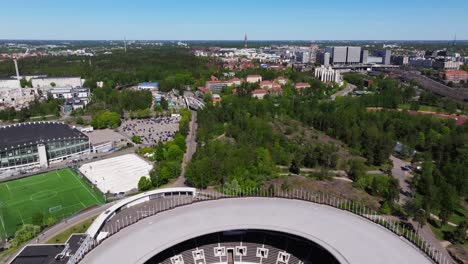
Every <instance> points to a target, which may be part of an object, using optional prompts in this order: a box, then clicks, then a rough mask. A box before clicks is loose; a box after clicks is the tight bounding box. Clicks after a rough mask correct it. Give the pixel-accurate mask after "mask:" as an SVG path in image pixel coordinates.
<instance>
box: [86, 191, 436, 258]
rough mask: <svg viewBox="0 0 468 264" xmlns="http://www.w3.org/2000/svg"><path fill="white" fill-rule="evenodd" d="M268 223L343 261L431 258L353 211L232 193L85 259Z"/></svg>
mask: <svg viewBox="0 0 468 264" xmlns="http://www.w3.org/2000/svg"><path fill="white" fill-rule="evenodd" d="M233 229H263V230H272V231H279V232H285V233H290V234H294V235H297V236H301V237H303V238H306V239H309V240H311V241H314V242H316V243H317V244H319V245H321V246H322V247H324V248H325V249H327V250H328V251H329V252H330V253H331V254H333V255H334V256H335V257H336V258H337V259H338V260H339V261H340V263H353V264H354V263H356V264H366V263H372V264H375V263H382V264H385V263H412V264H419V263H432V262H431V261H430V260H429V259H428V258H426V257H425V255H423V253H422V252H420V251H419V250H418V249H417V248H415V247H414V246H412V245H411V244H409V243H408V242H406V241H405V240H404V239H402V238H400V237H398V236H397V235H395V234H393V233H392V232H390V231H388V230H387V229H385V228H383V227H381V226H379V225H377V224H374V223H372V222H370V221H368V220H366V219H364V218H361V217H359V216H356V215H353V214H351V213H348V212H345V211H342V210H339V209H336V208H332V207H329V206H325V205H319V204H315V203H311V202H305V201H300V200H288V199H281V198H233V199H221V200H214V201H204V202H199V203H194V204H191V205H187V206H182V207H178V208H176V209H173V210H169V211H166V212H163V213H160V214H157V215H155V216H152V217H149V218H146V219H143V220H141V221H140V222H138V223H136V224H134V225H132V226H129V227H127V228H125V229H123V230H121V231H120V232H119V233H117V234H115V235H113V236H112V237H110V238H109V239H107V240H105V241H104V242H103V243H102V244H100V245H99V246H98V247H96V248H95V249H93V250H92V251H91V252H89V253H88V254H87V255H86V257H85V258H84V259H83V260H82V262H81V263H144V262H145V261H147V260H148V259H150V258H151V257H152V256H154V255H156V254H158V253H159V252H161V251H163V250H164V249H167V248H169V247H171V246H173V245H176V244H178V243H180V242H183V241H186V240H189V239H191V238H194V237H197V236H201V235H204V234H209V233H213V232H219V231H225V230H233Z"/></svg>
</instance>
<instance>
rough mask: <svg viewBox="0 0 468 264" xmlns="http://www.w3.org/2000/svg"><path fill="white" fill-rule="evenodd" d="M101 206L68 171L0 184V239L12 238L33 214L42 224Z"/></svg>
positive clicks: (100, 200) (99, 199) (99, 198)
mask: <svg viewBox="0 0 468 264" xmlns="http://www.w3.org/2000/svg"><path fill="white" fill-rule="evenodd" d="M103 203H104V197H102V195H101V194H99V193H98V192H96V191H94V190H93V188H91V186H90V185H89V184H88V183H87V182H85V181H84V180H82V179H81V178H80V176H78V175H77V174H76V173H75V172H74V171H73V170H71V169H63V170H57V171H52V172H48V173H44V174H39V175H35V176H31V177H27V178H23V179H19V180H14V181H9V182H4V183H0V237H3V238H4V237H5V235H7V236H13V235H14V233H15V231H16V230H17V228H18V227H19V226H21V225H22V224H23V223H25V224H28V223H29V224H30V223H31V222H32V216H33V215H34V214H36V212H41V213H42V214H43V215H44V222H46V221H47V219H48V218H49V217H54V218H55V219H56V220H57V221H58V220H60V219H62V218H64V217H67V216H69V215H72V214H74V213H76V212H78V211H80V210H82V209H83V208H87V207H90V206H92V205H95V204H103Z"/></svg>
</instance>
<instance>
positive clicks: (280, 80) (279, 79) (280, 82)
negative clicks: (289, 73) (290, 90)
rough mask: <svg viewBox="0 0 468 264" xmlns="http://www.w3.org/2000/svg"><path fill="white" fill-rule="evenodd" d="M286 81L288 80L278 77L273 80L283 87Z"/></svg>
mask: <svg viewBox="0 0 468 264" xmlns="http://www.w3.org/2000/svg"><path fill="white" fill-rule="evenodd" d="M288 81H289V80H288V78H284V77H278V78H276V79H275V82H276V83H279V84H281V85H285V84H286V83H287V82H288Z"/></svg>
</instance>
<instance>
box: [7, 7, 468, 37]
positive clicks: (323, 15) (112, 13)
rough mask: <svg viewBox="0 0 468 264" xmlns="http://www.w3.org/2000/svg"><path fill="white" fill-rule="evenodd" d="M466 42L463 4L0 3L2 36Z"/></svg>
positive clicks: (466, 17)
mask: <svg viewBox="0 0 468 264" xmlns="http://www.w3.org/2000/svg"><path fill="white" fill-rule="evenodd" d="M245 33H247V35H248V38H249V39H250V40H448V39H453V38H454V36H455V35H457V39H465V40H467V39H468V0H444V1H440V0H235V1H231V0H165V1H162V0H0V39H45V40H111V39H114V40H117V39H119V40H120V39H123V38H124V37H126V38H127V39H128V40H132V39H135V40H242V39H243V38H244V34H245Z"/></svg>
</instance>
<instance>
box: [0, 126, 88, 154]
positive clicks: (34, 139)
mask: <svg viewBox="0 0 468 264" xmlns="http://www.w3.org/2000/svg"><path fill="white" fill-rule="evenodd" d="M72 138H86V139H87V138H88V137H87V136H86V135H85V134H83V133H81V132H80V131H78V130H76V129H73V128H71V127H69V126H68V125H66V124H64V123H59V122H28V123H21V124H15V125H8V126H3V127H0V150H5V149H10V148H17V147H19V146H29V145H36V144H40V143H47V142H49V141H55V140H59V139H72Z"/></svg>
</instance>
